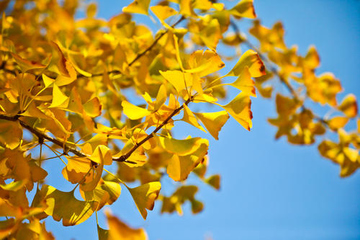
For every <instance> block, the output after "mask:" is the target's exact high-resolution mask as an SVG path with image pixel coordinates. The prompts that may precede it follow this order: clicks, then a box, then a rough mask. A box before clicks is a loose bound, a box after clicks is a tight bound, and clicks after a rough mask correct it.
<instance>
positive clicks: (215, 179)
mask: <svg viewBox="0 0 360 240" xmlns="http://www.w3.org/2000/svg"><path fill="white" fill-rule="evenodd" d="M205 182H206V183H207V184H209V185H210V186H212V187H213V188H215V189H217V190H219V189H220V175H219V174H216V175H212V176H210V177H208V178H207V179H206V180H205Z"/></svg>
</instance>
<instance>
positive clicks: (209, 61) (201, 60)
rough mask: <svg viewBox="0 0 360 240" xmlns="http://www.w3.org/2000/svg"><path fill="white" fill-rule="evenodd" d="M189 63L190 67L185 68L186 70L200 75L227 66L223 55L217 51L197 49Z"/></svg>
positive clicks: (202, 75)
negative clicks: (222, 57) (222, 58)
mask: <svg viewBox="0 0 360 240" xmlns="http://www.w3.org/2000/svg"><path fill="white" fill-rule="evenodd" d="M188 64H189V67H190V69H188V70H185V72H189V73H197V74H198V76H199V77H204V76H206V75H209V74H211V73H213V72H216V71H218V70H220V69H222V68H223V67H224V66H225V64H224V62H223V61H222V60H221V57H220V56H219V55H218V54H217V53H216V52H213V51H209V50H206V51H203V50H197V51H195V52H194V53H192V54H191V55H190V57H189V60H188Z"/></svg>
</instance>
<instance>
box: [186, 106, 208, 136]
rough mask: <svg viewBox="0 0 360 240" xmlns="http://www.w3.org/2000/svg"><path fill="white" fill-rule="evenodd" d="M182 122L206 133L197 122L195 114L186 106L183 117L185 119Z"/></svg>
mask: <svg viewBox="0 0 360 240" xmlns="http://www.w3.org/2000/svg"><path fill="white" fill-rule="evenodd" d="M181 120H183V121H184V122H187V123H189V124H191V125H193V126H194V127H196V128H198V129H200V130H201V131H204V132H206V131H205V129H204V128H203V127H202V126H201V125H200V124H199V122H198V121H197V119H196V117H195V115H194V113H193V112H192V111H191V110H190V109H189V107H188V106H186V105H184V116H183V118H182V119H181Z"/></svg>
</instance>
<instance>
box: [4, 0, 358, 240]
mask: <svg viewBox="0 0 360 240" xmlns="http://www.w3.org/2000/svg"><path fill="white" fill-rule="evenodd" d="M215 2H216V1H209V0H195V1H190V0H184V1H177V0H173V1H169V2H168V1H160V2H159V1H153V2H151V3H150V0H135V1H134V2H132V3H131V4H129V5H128V6H127V7H125V8H123V12H122V13H119V14H118V15H116V16H114V17H112V18H111V19H110V20H109V21H105V20H103V19H99V18H96V5H95V4H88V5H87V7H86V17H85V18H83V19H79V18H75V14H76V12H77V10H78V8H79V2H78V1H72V0H65V1H63V3H61V4H60V3H58V2H57V1H55V0H38V1H30V0H28V1H25V0H22V1H20V0H19V1H7V0H5V1H2V2H1V3H0V11H1V35H0V216H3V217H6V219H5V218H4V219H3V221H1V222H0V238H9V239H28V238H27V237H28V236H32V237H33V238H34V239H38V238H40V239H53V236H52V234H51V233H50V232H48V231H47V230H46V229H45V224H44V222H43V221H42V219H44V218H48V217H52V218H53V219H54V220H56V221H62V224H63V225H64V226H71V225H76V224H80V223H82V222H84V221H86V220H87V219H88V218H89V217H90V216H91V215H93V214H98V213H99V214H100V213H101V214H103V213H102V212H99V211H100V210H101V209H102V208H103V207H104V206H105V205H111V204H112V203H113V202H115V201H116V200H117V199H118V198H119V197H120V196H121V189H122V188H123V190H125V189H126V191H129V192H130V194H131V196H132V197H133V200H134V202H135V204H136V206H137V208H138V210H139V212H140V214H141V215H142V217H143V218H144V219H146V217H147V214H148V210H152V209H153V207H154V204H161V206H162V207H161V212H167V213H173V212H177V213H179V214H182V205H183V204H184V203H185V202H187V201H189V202H190V204H191V209H192V212H193V213H198V212H200V211H201V210H202V209H203V203H202V202H200V201H199V200H197V198H196V192H197V190H198V186H193V185H188V184H187V183H186V181H185V180H186V179H187V177H188V176H189V174H195V175H196V176H198V178H199V179H201V180H202V181H203V182H204V183H206V184H209V185H211V186H213V187H214V188H215V189H218V188H219V187H220V176H219V175H208V174H207V173H206V168H207V164H208V162H207V152H208V149H209V141H208V140H207V139H203V138H200V137H192V136H189V137H187V138H185V139H176V138H174V137H173V131H174V130H176V126H177V123H178V122H179V121H183V122H185V123H187V124H190V125H192V126H194V127H195V128H197V129H198V130H199V131H204V132H207V133H208V136H209V137H213V138H215V139H218V138H219V132H220V131H221V129H222V127H223V126H224V124H225V123H226V122H227V120H228V119H229V117H232V118H234V119H235V120H236V121H237V122H238V123H239V124H240V126H242V127H243V128H245V129H246V130H250V129H251V127H252V112H251V101H252V99H251V97H256V96H257V95H260V96H262V97H264V98H271V99H274V100H275V104H276V109H277V117H275V118H271V119H269V123H270V124H271V125H273V126H275V127H276V128H277V129H278V131H277V133H276V136H275V137H276V138H280V137H282V136H284V137H286V138H287V140H288V141H289V143H292V144H299V145H303V144H317V145H318V150H319V152H320V154H321V155H322V156H324V157H325V158H328V159H330V160H332V161H333V162H335V163H336V164H338V165H339V166H340V169H341V171H340V175H341V176H342V177H346V176H349V175H351V174H353V173H354V172H355V171H356V170H357V168H358V167H359V166H360V156H359V148H360V135H359V133H360V121H359V120H357V129H355V130H354V131H349V127H348V126H347V123H348V122H349V121H350V122H351V121H354V119H356V118H357V117H358V112H357V102H356V97H355V96H354V95H352V94H349V95H347V96H346V97H345V98H344V99H342V100H341V101H339V103H338V101H337V94H338V93H339V92H341V91H342V87H341V83H340V81H339V80H338V79H336V77H335V76H334V75H333V74H331V73H323V74H320V75H317V74H315V70H316V68H317V67H318V66H319V64H320V58H319V56H318V54H317V51H316V49H315V47H310V48H309V50H308V53H307V54H306V55H305V56H301V55H299V54H298V53H297V49H296V48H295V47H288V46H286V44H285V42H284V39H283V36H284V29H283V26H282V24H281V23H276V24H275V25H274V26H273V27H271V28H267V27H265V26H262V25H261V22H260V20H258V19H257V18H256V17H257V16H256V14H255V10H254V7H253V3H252V0H241V1H240V2H238V3H236V4H234V5H233V6H231V7H228V6H225V5H224V4H222V3H215ZM133 14H143V15H147V16H148V17H149V19H151V18H152V19H155V20H156V21H158V22H159V23H160V24H161V25H162V26H163V27H162V29H158V30H157V32H155V33H153V30H152V29H150V28H149V27H147V26H146V25H144V24H143V23H139V22H135V21H133V20H132V15H133ZM243 18H249V19H254V20H253V21H252V23H253V25H252V27H251V29H250V30H249V33H248V34H251V35H252V36H254V37H255V38H256V39H257V40H258V42H259V45H258V44H254V43H251V42H250V41H249V40H247V38H246V33H243V32H240V27H239V26H240V25H241V20H242V19H243ZM257 45H258V47H256V46H257ZM241 46H244V47H245V48H246V49H249V50H246V51H243V52H241V50H240V47H241ZM219 48H226V49H230V51H231V52H233V53H234V55H233V56H225V55H223V54H221V53H220V52H221V51H217V50H218V49H219ZM232 59H235V62H236V63H235V64H233V65H227V66H226V67H225V63H224V62H227V61H228V60H232ZM277 84H282V85H284V86H285V87H286V89H287V90H288V94H286V95H283V94H280V93H278V92H276V90H275V89H276V88H275V86H276V85H277ZM226 87H231V88H234V89H236V90H237V92H238V94H237V95H236V96H232V97H231V96H229V94H228V93H227V90H226V89H227V88H226ZM258 93H259V94H258ZM226 95H228V97H231V100H229V101H227V102H224V97H225V96H226ZM308 102H315V103H318V104H320V105H321V106H323V107H324V108H326V109H329V111H330V113H331V114H326V115H325V116H320V115H317V114H316V113H315V112H314V111H313V110H312V109H310V108H308V107H307V103H308ZM204 104H210V105H214V106H215V107H214V108H213V109H217V110H215V111H211V112H209V111H207V110H206V109H207V108H206V107H205V108H204V107H203V106H205V105H204ZM194 109H204V110H203V111H201V112H198V111H194ZM355 121H356V120H355ZM193 134H195V135H196V131H194V132H193ZM325 134H331V136H333V135H334V134H336V135H337V136H338V141H333V140H324V141H322V142H319V141H317V136H318V135H325ZM332 139H333V138H332ZM54 161H61V162H62V163H63V168H62V169H53V168H52V162H54ZM50 169H51V171H59V172H61V173H62V176H63V178H64V179H66V180H67V181H68V183H69V185H72V186H73V190H72V191H70V192H65V191H62V190H61V189H58V188H57V187H56V185H54V183H52V182H49V181H48V180H47V177H48V171H50ZM164 176H168V177H170V178H171V179H172V180H173V181H177V182H181V186H180V187H178V188H177V189H175V190H174V191H173V193H172V194H170V195H163V194H162V191H161V180H162V178H163V177H164ZM121 187H122V188H121ZM75 191H76V192H79V193H80V194H81V197H82V199H78V198H76V197H75V195H74V194H75ZM30 192H33V193H34V195H33V196H34V197H31V198H30V197H29V196H30V195H29V193H30ZM64 206H66V207H64ZM106 216H107V220H108V226H109V230H104V229H103V228H101V227H100V226H99V225H98V226H97V227H98V233H99V238H100V239H127V237H132V238H131V239H146V238H147V237H146V233H145V231H144V230H143V229H132V228H130V227H128V226H127V225H126V224H125V223H123V222H121V221H120V220H119V219H118V218H116V217H115V216H113V215H111V213H109V212H106Z"/></svg>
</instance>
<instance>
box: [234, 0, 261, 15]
mask: <svg viewBox="0 0 360 240" xmlns="http://www.w3.org/2000/svg"><path fill="white" fill-rule="evenodd" d="M229 12H230V13H231V14H232V15H234V16H235V17H245V18H256V13H255V9H254V5H253V0H240V1H239V3H238V4H236V5H235V6H234V7H233V8H232V9H230V10H229Z"/></svg>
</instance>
